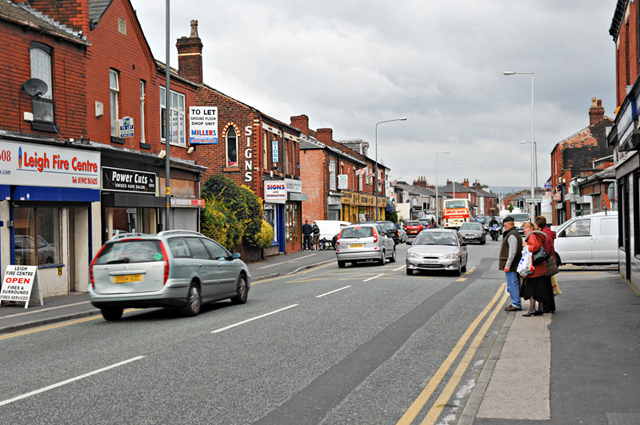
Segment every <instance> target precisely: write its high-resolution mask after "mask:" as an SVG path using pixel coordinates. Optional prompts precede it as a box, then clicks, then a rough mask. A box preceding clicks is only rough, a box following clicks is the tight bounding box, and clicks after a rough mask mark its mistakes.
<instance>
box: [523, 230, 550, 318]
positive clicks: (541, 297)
mask: <svg viewBox="0 0 640 425" xmlns="http://www.w3.org/2000/svg"><path fill="white" fill-rule="evenodd" d="M522 230H524V233H525V235H526V236H525V238H524V242H523V243H522V247H523V248H524V247H527V248H529V252H531V253H532V254H535V253H536V252H538V251H539V250H541V249H544V241H545V239H546V236H545V234H544V233H542V232H541V231H540V230H536V229H535V227H534V225H533V223H531V222H530V221H527V222H525V223H522ZM534 267H535V270H534V271H533V273H532V274H530V275H528V276H527V277H525V278H524V281H523V283H522V293H521V295H522V298H524V299H525V300H529V311H528V312H527V313H525V314H523V316H524V317H531V316H542V315H543V314H544V306H545V305H546V304H547V303H548V302H549V299H550V298H551V297H552V296H553V295H552V293H550V292H549V289H551V288H550V286H549V288H547V263H546V261H542V262H541V263H538V264H535V265H534ZM536 301H537V302H538V308H537V309H536Z"/></svg>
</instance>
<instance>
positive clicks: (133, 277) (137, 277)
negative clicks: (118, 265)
mask: <svg viewBox="0 0 640 425" xmlns="http://www.w3.org/2000/svg"><path fill="white" fill-rule="evenodd" d="M140 281H142V275H141V274H129V275H124V276H114V277H113V283H128V282H140Z"/></svg>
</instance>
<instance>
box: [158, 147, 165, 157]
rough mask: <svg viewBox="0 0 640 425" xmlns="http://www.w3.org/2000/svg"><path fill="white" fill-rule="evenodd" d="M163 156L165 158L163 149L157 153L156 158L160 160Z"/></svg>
mask: <svg viewBox="0 0 640 425" xmlns="http://www.w3.org/2000/svg"><path fill="white" fill-rule="evenodd" d="M165 156H167V151H165V150H164V149H163V150H161V151H160V152H158V158H160V159H162V158H164V157H165Z"/></svg>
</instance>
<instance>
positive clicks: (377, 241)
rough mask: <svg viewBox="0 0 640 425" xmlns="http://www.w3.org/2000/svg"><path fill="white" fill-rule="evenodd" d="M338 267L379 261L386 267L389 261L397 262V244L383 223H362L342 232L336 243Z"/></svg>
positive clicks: (346, 228) (348, 227)
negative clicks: (360, 262)
mask: <svg viewBox="0 0 640 425" xmlns="http://www.w3.org/2000/svg"><path fill="white" fill-rule="evenodd" d="M336 257H337V259H338V267H340V268H343V267H344V266H345V265H346V264H347V263H352V264H355V263H357V262H359V261H369V260H377V261H378V263H379V264H380V265H384V264H385V263H386V262H387V259H389V261H391V262H395V261H396V243H395V242H394V241H393V237H392V235H391V234H390V233H389V232H387V230H386V229H385V227H384V225H383V224H382V223H360V224H352V225H351V226H347V227H345V228H343V229H342V230H341V231H340V234H339V235H338V240H337V241H336Z"/></svg>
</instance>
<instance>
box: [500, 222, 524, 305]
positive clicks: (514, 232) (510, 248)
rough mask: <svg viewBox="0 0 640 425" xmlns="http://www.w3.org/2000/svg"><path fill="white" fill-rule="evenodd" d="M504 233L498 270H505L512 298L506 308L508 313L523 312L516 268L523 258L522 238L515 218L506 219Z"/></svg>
mask: <svg viewBox="0 0 640 425" xmlns="http://www.w3.org/2000/svg"><path fill="white" fill-rule="evenodd" d="M503 223H504V233H503V235H502V246H501V247H500V257H499V262H498V268H499V269H500V270H504V274H505V276H506V278H507V292H509V295H510V296H511V305H510V306H508V307H505V310H506V311H520V310H522V303H521V301H520V281H519V279H518V273H517V272H516V268H517V267H518V263H520V258H521V257H522V238H521V237H520V233H518V229H516V227H515V221H514V219H513V217H511V216H507V217H505V219H504V222H503Z"/></svg>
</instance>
